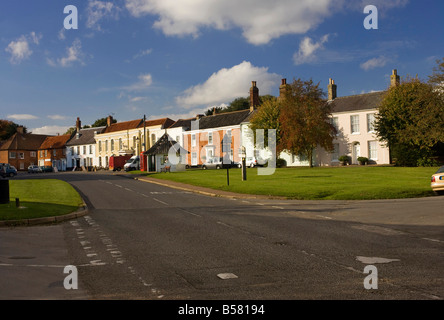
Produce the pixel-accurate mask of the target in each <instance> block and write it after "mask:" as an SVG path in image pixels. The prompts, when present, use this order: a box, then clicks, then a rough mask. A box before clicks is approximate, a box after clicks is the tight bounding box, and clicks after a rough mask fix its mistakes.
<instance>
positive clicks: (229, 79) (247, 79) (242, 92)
mask: <svg viewBox="0 0 444 320" xmlns="http://www.w3.org/2000/svg"><path fill="white" fill-rule="evenodd" d="M280 79H281V77H280V76H279V75H278V74H276V73H269V72H268V68H265V67H255V66H253V65H252V64H251V63H250V62H248V61H244V62H242V63H240V64H238V65H236V66H234V67H232V68H230V69H227V68H223V69H221V70H219V71H217V72H215V73H213V74H212V75H211V77H209V78H208V80H206V81H205V82H204V83H202V84H198V85H196V86H193V87H191V88H188V89H187V90H185V91H184V92H183V94H182V95H181V96H179V97H177V98H176V102H177V103H178V104H180V105H181V106H183V107H185V108H190V107H195V106H200V105H206V106H214V105H220V104H222V103H227V102H230V101H232V100H233V99H236V98H239V97H247V96H249V90H250V87H251V81H256V82H257V86H258V88H259V94H260V95H264V94H269V93H271V92H272V90H273V89H274V88H276V87H278V86H279V80H280Z"/></svg>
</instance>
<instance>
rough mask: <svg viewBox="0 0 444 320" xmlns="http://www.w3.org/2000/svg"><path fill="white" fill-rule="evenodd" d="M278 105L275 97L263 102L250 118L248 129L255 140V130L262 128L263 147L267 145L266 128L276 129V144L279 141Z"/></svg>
mask: <svg viewBox="0 0 444 320" xmlns="http://www.w3.org/2000/svg"><path fill="white" fill-rule="evenodd" d="M279 116H280V106H279V101H278V99H277V98H275V97H273V98H271V99H268V100H266V101H265V102H263V103H262V104H261V105H260V107H259V108H257V110H256V112H255V114H254V115H253V116H252V118H251V119H250V129H251V130H252V134H253V137H254V141H255V142H257V141H256V140H257V139H256V132H257V131H256V130H258V129H263V130H264V147H267V146H268V129H276V145H277V144H278V143H279V142H280V123H279Z"/></svg>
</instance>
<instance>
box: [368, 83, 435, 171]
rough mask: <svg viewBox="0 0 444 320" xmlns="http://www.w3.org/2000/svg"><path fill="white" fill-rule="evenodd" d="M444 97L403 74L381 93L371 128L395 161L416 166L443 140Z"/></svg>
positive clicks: (427, 85) (399, 163) (425, 84)
mask: <svg viewBox="0 0 444 320" xmlns="http://www.w3.org/2000/svg"><path fill="white" fill-rule="evenodd" d="M443 110H444V100H443V99H442V97H440V95H439V94H438V92H437V91H436V90H434V87H433V86H432V85H430V84H427V83H424V82H421V81H420V80H419V79H417V78H413V79H412V78H407V79H406V80H405V81H404V82H403V83H401V84H400V85H398V86H394V87H391V88H390V89H389V90H388V91H387V93H386V94H385V96H384V98H383V100H382V102H381V106H380V107H379V114H378V115H377V116H376V123H375V130H376V131H377V133H378V135H379V137H380V140H381V141H383V142H385V143H387V144H388V146H389V147H390V149H391V152H392V157H393V158H396V164H397V165H404V166H416V165H417V163H418V160H419V159H421V158H424V157H429V156H431V153H432V150H433V148H434V147H435V146H436V145H437V144H438V143H440V142H443V141H444V113H443Z"/></svg>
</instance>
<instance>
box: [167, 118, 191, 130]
mask: <svg viewBox="0 0 444 320" xmlns="http://www.w3.org/2000/svg"><path fill="white" fill-rule="evenodd" d="M194 120H196V118H190V119H179V120H177V121H176V122H174V123H173V124H172V125H171V126H169V127H168V129H173V128H181V127H182V128H185V131H188V130H190V129H191V121H194Z"/></svg>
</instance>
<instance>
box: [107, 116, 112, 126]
mask: <svg viewBox="0 0 444 320" xmlns="http://www.w3.org/2000/svg"><path fill="white" fill-rule="evenodd" d="M112 123H113V117H112V116H108V118H106V125H107V126H108V127H109V126H111V124H112Z"/></svg>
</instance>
